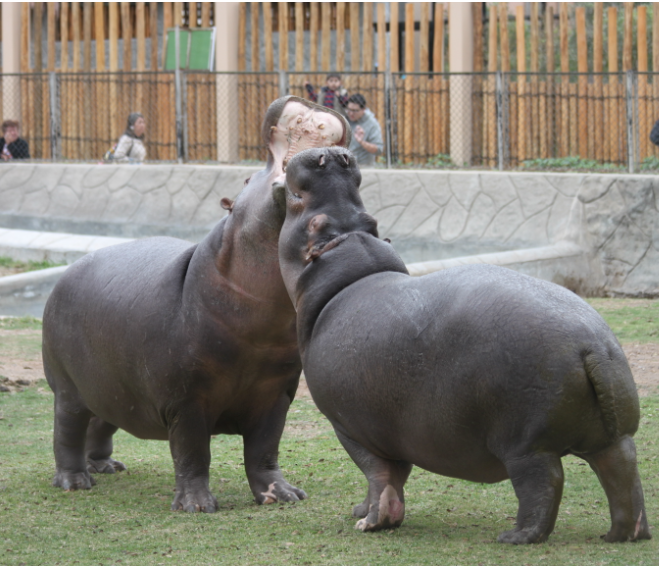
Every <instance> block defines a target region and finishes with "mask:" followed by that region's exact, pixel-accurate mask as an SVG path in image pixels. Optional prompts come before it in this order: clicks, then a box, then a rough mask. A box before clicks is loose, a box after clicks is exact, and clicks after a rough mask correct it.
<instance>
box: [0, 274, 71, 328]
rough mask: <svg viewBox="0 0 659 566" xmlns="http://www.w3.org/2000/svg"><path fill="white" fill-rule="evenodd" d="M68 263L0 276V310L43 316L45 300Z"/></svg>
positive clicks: (9, 312)
mask: <svg viewBox="0 0 659 566" xmlns="http://www.w3.org/2000/svg"><path fill="white" fill-rule="evenodd" d="M67 269H68V265H62V266H60V267H51V268H50V269H42V270H40V271H30V272H28V273H19V274H17V275H8V276H7V277H0V310H1V311H2V314H3V315H8V316H26V315H30V316H36V317H38V318H41V317H42V316H43V309H44V306H45V304H46V300H47V299H48V296H49V295H50V293H51V291H52V290H53V287H54V286H55V284H56V283H57V282H58V281H59V278H60V277H61V276H62V274H63V273H64V272H65V271H66V270H67Z"/></svg>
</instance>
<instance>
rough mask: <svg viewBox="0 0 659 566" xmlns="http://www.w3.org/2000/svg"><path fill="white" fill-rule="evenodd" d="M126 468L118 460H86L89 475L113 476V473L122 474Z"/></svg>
mask: <svg viewBox="0 0 659 566" xmlns="http://www.w3.org/2000/svg"><path fill="white" fill-rule="evenodd" d="M125 469H126V466H125V465H124V464H123V463H122V462H120V461H119V460H114V459H113V458H102V459H100V460H92V459H91V458H87V471H88V472H89V473H90V474H114V473H115V472H123V471H124V470H125Z"/></svg>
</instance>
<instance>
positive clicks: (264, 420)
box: [243, 393, 307, 505]
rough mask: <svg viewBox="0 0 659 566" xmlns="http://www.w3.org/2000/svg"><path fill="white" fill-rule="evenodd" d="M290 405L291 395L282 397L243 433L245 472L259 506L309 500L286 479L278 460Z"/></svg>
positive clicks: (285, 394)
mask: <svg viewBox="0 0 659 566" xmlns="http://www.w3.org/2000/svg"><path fill="white" fill-rule="evenodd" d="M290 404H291V400H290V397H289V396H288V394H287V393H284V394H282V395H281V396H280V397H279V399H278V400H277V402H276V403H275V405H274V406H273V407H272V409H271V410H270V411H269V412H268V413H266V414H265V415H264V416H263V417H261V418H260V419H259V420H258V421H257V422H256V423H255V424H254V425H253V426H252V427H250V428H249V429H248V430H246V431H245V432H244V433H243V445H244V456H245V472H246V473H247V480H248V481H249V487H250V488H251V490H252V493H253V494H254V499H255V501H256V502H257V503H259V504H263V505H267V504H269V503H275V502H276V501H289V502H294V501H300V500H302V499H306V498H307V494H306V493H305V492H304V491H303V490H301V489H299V488H297V487H295V486H292V485H291V484H289V483H288V482H287V481H286V480H285V479H284V476H283V475H282V473H281V470H280V469H279V463H278V460H277V458H278V454H279V440H280V439H281V435H282V433H283V432H284V424H285V421H286V413H287V412H288V407H289V406H290Z"/></svg>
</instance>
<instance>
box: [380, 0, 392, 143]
mask: <svg viewBox="0 0 659 566" xmlns="http://www.w3.org/2000/svg"><path fill="white" fill-rule="evenodd" d="M377 20H378V21H377V25H378V68H377V70H378V79H377V80H378V93H379V95H378V105H377V119H378V121H379V122H380V129H381V130H382V139H383V140H384V141H385V143H386V137H387V136H388V135H389V132H388V131H387V129H386V127H385V126H386V120H385V110H384V109H385V92H384V73H385V71H386V70H387V21H386V11H385V5H384V4H383V3H382V2H378V4H377Z"/></svg>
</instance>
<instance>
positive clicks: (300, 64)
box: [252, 2, 338, 96]
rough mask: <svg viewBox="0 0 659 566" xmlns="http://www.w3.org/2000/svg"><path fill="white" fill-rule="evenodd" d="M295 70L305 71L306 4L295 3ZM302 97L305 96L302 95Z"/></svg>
mask: <svg viewBox="0 0 659 566" xmlns="http://www.w3.org/2000/svg"><path fill="white" fill-rule="evenodd" d="M252 10H254V4H252ZM252 21H253V20H252ZM252 29H254V26H252ZM254 35H255V34H254V32H252V42H253V38H254ZM337 49H338V44H337ZM252 51H253V48H252ZM252 70H254V66H252ZM295 70H296V71H297V72H298V73H301V72H302V71H304V3H303V2H296V3H295ZM302 96H305V95H304V94H302Z"/></svg>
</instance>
